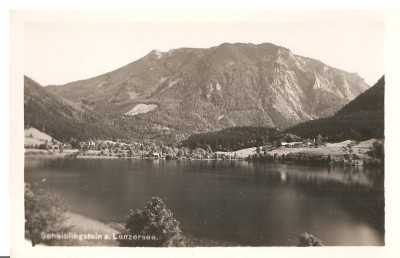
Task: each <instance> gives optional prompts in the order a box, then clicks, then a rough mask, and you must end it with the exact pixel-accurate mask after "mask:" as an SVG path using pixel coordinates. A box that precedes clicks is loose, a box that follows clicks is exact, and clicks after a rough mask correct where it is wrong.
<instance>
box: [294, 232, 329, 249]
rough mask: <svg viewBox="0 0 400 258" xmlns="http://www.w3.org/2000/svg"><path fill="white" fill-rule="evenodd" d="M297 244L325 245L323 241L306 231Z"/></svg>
mask: <svg viewBox="0 0 400 258" xmlns="http://www.w3.org/2000/svg"><path fill="white" fill-rule="evenodd" d="M297 246H323V244H322V241H321V240H319V239H318V238H316V237H315V236H313V235H311V234H309V233H307V232H304V233H302V234H301V235H300V237H299V243H298V245H297Z"/></svg>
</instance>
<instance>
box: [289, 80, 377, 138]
mask: <svg viewBox="0 0 400 258" xmlns="http://www.w3.org/2000/svg"><path fill="white" fill-rule="evenodd" d="M384 96H385V77H382V78H381V79H380V80H379V81H378V82H377V83H376V84H375V85H374V86H372V87H371V88H370V89H368V90H367V91H365V92H363V93H362V94H360V95H359V96H358V97H357V98H355V99H354V100H353V101H351V102H350V103H348V104H347V105H346V106H344V107H343V108H342V109H341V110H339V111H338V112H337V113H336V114H335V115H334V116H332V117H329V118H323V119H317V120H313V121H308V122H305V123H301V124H298V125H295V126H293V127H291V128H289V129H287V130H286V132H287V133H293V134H296V135H299V136H301V137H304V138H313V137H315V136H317V135H318V134H321V135H322V136H324V137H325V136H326V137H328V138H329V140H330V141H343V140H347V139H353V140H359V141H360V140H367V139H371V138H378V139H383V138H384V137H385V136H384V125H385V114H384V107H385V98H384Z"/></svg>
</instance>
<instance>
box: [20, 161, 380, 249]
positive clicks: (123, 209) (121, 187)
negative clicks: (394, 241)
mask: <svg viewBox="0 0 400 258" xmlns="http://www.w3.org/2000/svg"><path fill="white" fill-rule="evenodd" d="M43 178H46V182H45V187H46V188H48V190H50V191H52V192H56V193H58V194H59V195H60V196H61V197H62V198H63V199H64V200H65V201H66V203H67V204H68V206H69V209H70V210H71V211H72V212H76V213H79V214H82V215H85V216H88V217H90V218H94V219H97V220H101V221H105V222H109V221H115V222H122V221H124V219H125V216H126V214H128V212H129V210H130V209H136V208H138V209H143V208H144V206H145V205H146V203H147V202H148V201H149V200H150V198H151V197H152V196H159V197H161V198H162V199H163V201H164V203H165V204H166V206H167V208H168V209H170V210H171V211H172V212H173V213H174V216H175V217H176V218H177V220H178V221H180V222H181V229H182V231H183V232H184V233H185V234H188V235H191V236H194V237H196V238H203V239H211V240H218V241H224V242H227V243H230V244H232V245H249V246H292V245H296V244H297V241H298V236H299V235H300V234H301V233H302V232H308V233H311V234H313V235H315V236H317V237H318V238H319V239H321V240H322V242H323V243H324V244H325V245H354V246H356V245H357V246H358V245H384V192H383V172H382V171H379V170H377V169H371V170H365V169H362V168H358V169H343V168H327V167H319V166H305V165H295V164H259V163H257V164H256V163H247V162H244V161H162V160H138V159H133V160H130V159H121V160H117V159H83V158H77V159H66V158H47V157H35V156H26V158H25V181H26V182H29V183H32V184H38V183H41V182H42V179H43ZM41 184H43V183H41Z"/></svg>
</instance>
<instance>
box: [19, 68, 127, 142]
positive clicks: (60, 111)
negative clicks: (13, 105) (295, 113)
mask: <svg viewBox="0 0 400 258" xmlns="http://www.w3.org/2000/svg"><path fill="white" fill-rule="evenodd" d="M24 121H25V127H26V128H30V127H34V128H38V129H39V130H41V131H42V132H45V133H46V134H49V135H51V136H52V137H54V138H55V139H57V140H61V141H65V140H69V139H70V138H71V137H73V138H77V139H82V140H87V139H90V138H92V139H93V138H97V137H98V138H112V137H124V136H127V135H126V134H125V133H124V132H121V131H120V130H119V129H118V128H115V127H113V126H112V124H111V123H109V122H106V121H104V119H103V116H102V115H100V114H99V113H97V112H95V111H92V110H91V109H90V108H88V107H86V106H84V105H80V104H77V103H74V102H71V101H69V100H66V99H63V98H61V97H59V96H58V95H55V94H53V93H51V92H49V91H46V90H45V88H44V87H43V86H41V85H40V84H38V83H36V82H35V81H33V80H32V79H30V78H28V77H26V76H25V77H24Z"/></svg>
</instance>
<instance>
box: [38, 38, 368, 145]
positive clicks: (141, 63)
mask: <svg viewBox="0 0 400 258" xmlns="http://www.w3.org/2000/svg"><path fill="white" fill-rule="evenodd" d="M367 88H368V85H366V84H365V83H364V81H363V79H362V78H360V77H359V76H358V75H356V74H352V73H347V72H344V71H341V70H339V69H335V68H332V67H330V66H327V65H325V64H323V63H322V62H319V61H317V60H314V59H311V58H306V57H301V56H297V55H294V54H292V53H291V51H290V50H288V49H286V48H283V47H279V46H275V45H273V44H269V43H264V44H260V45H254V44H241V43H237V44H222V45H220V46H217V47H213V48H208V49H193V48H181V49H175V50H170V51H168V52H160V51H152V52H150V53H149V54H148V55H146V56H145V57H143V58H141V59H139V60H137V61H135V62H133V63H130V64H128V65H126V66H124V67H122V68H120V69H117V70H115V71H113V72H110V73H107V74H103V75H100V76H97V77H94V78H91V79H87V80H82V81H77V82H72V83H69V84H66V85H62V86H50V87H46V90H47V91H49V92H52V93H56V94H58V95H59V96H61V97H63V98H66V99H68V100H70V101H73V102H75V103H80V104H84V105H87V106H88V107H91V108H93V110H95V111H97V112H98V113H100V114H102V115H104V116H106V117H107V118H109V119H110V118H112V119H116V121H117V124H118V126H120V127H123V128H127V129H128V131H129V133H138V134H140V135H144V136H146V137H155V138H157V137H160V136H161V137H162V135H168V137H169V138H170V137H172V138H174V139H175V140H173V141H178V142H179V141H180V140H182V139H184V138H185V137H186V136H188V135H190V134H192V133H197V132H207V131H215V130H219V129H223V128H227V127H232V126H272V127H277V128H279V129H284V128H287V127H289V126H292V125H294V124H297V123H300V122H303V121H307V120H310V119H314V118H319V117H326V116H329V115H332V114H334V112H336V111H337V110H338V109H340V108H341V107H342V106H344V105H345V104H346V103H348V102H349V101H350V100H352V99H354V98H355V97H356V96H358V95H359V94H360V93H361V92H363V91H365V90H366V89H367ZM139 104H142V106H141V107H143V108H147V109H146V110H148V108H149V107H150V105H151V109H152V110H151V111H148V112H145V113H137V112H134V111H132V112H130V111H131V110H132V109H135V107H136V109H138V107H137V105H139ZM143 105H144V106H143ZM129 114H134V115H129Z"/></svg>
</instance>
